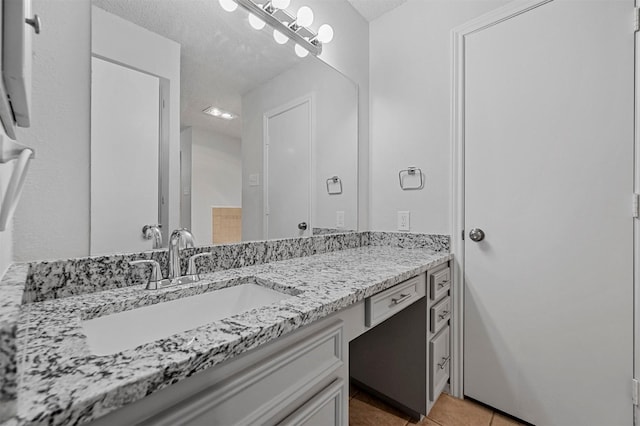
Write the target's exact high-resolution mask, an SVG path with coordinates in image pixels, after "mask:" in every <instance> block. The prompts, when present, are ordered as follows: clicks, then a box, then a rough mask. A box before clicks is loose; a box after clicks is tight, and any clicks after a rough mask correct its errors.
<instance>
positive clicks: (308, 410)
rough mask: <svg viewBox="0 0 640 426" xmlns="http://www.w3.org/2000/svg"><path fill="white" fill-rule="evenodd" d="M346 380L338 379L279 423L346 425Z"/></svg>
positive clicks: (303, 425) (306, 425)
mask: <svg viewBox="0 0 640 426" xmlns="http://www.w3.org/2000/svg"><path fill="white" fill-rule="evenodd" d="M345 393H346V390H345V382H344V380H342V379H337V380H336V381H335V382H333V383H331V384H330V385H329V386H327V387H326V388H325V389H323V390H322V391H320V392H319V393H318V394H317V395H315V396H314V397H313V398H311V399H310V400H309V401H307V402H305V403H304V405H303V406H302V407H300V408H299V409H297V410H296V411H294V412H293V413H292V414H291V415H290V416H288V417H287V418H286V419H284V420H283V421H282V422H280V423H278V425H279V426H329V425H332V426H346V425H343V423H344V422H343V421H342V419H343V415H342V410H343V407H342V406H343V404H342V400H343V396H344V394H345Z"/></svg>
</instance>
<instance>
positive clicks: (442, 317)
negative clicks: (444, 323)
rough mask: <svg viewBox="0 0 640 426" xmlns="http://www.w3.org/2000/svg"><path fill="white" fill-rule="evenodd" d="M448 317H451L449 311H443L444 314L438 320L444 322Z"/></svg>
mask: <svg viewBox="0 0 640 426" xmlns="http://www.w3.org/2000/svg"><path fill="white" fill-rule="evenodd" d="M447 315H449V311H442V313H441V314H440V315H438V318H440V319H441V320H443V319H445V318H446V317H447Z"/></svg>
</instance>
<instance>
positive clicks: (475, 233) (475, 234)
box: [469, 228, 484, 243]
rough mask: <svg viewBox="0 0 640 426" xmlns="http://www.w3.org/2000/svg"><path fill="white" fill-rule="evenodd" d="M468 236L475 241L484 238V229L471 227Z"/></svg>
mask: <svg viewBox="0 0 640 426" xmlns="http://www.w3.org/2000/svg"><path fill="white" fill-rule="evenodd" d="M469 238H471V241H475V242H476V243H477V242H480V241H482V240H484V231H483V230H482V229H480V228H473V229H472V230H471V231H469Z"/></svg>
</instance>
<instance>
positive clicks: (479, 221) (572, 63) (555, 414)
mask: <svg viewBox="0 0 640 426" xmlns="http://www.w3.org/2000/svg"><path fill="white" fill-rule="evenodd" d="M528 3H529V4H531V3H532V2H531V1H529V2H528ZM632 15H633V1H632V0H617V1H611V0H600V1H575V0H555V1H552V2H550V3H546V4H543V5H541V6H539V7H537V8H534V9H532V10H529V11H527V12H525V13H522V14H520V15H518V16H515V17H512V18H511V19H506V20H504V21H500V22H497V23H496V24H495V25H492V26H488V27H486V28H484V29H481V30H479V31H477V32H474V33H471V34H469V35H467V36H466V38H465V44H464V55H465V56H464V61H465V74H464V75H465V79H464V98H465V109H464V119H465V128H464V140H465V142H464V143H465V151H464V161H465V167H464V173H465V179H464V185H465V187H464V194H465V198H464V209H465V212H464V214H465V218H464V227H465V230H466V234H465V242H464V259H465V260H464V262H465V263H464V283H465V310H464V311H465V312H464V314H465V321H464V393H465V395H467V396H469V397H472V398H475V399H477V400H479V401H481V402H483V403H486V404H488V405H490V406H492V407H495V408H497V409H499V410H503V411H506V412H507V413H510V414H512V415H514V416H516V417H518V418H521V419H523V420H526V421H528V422H531V423H534V424H536V425H563V426H570V425H576V426H577V425H580V426H586V425H594V426H600V425H612V426H613V425H632V424H633V409H632V402H631V390H630V389H631V379H632V375H633V346H632V345H633V328H632V327H633V232H632V230H633V223H632V212H631V196H632V193H633V172H634V164H633V155H634V151H633V149H634V140H633V131H634V118H633V105H634V99H633V88H634V76H633V72H634V71H633V66H634V63H633V60H634V56H633V54H634V45H633V20H632V18H631V17H632ZM472 228H480V229H482V230H483V231H484V233H485V237H484V240H482V241H480V242H474V241H472V240H471V239H470V236H469V232H470V230H471V229H472Z"/></svg>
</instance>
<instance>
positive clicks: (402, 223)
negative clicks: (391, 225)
mask: <svg viewBox="0 0 640 426" xmlns="http://www.w3.org/2000/svg"><path fill="white" fill-rule="evenodd" d="M409 218H410V213H409V212H408V211H399V212H398V231H409V230H410V224H409Z"/></svg>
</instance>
